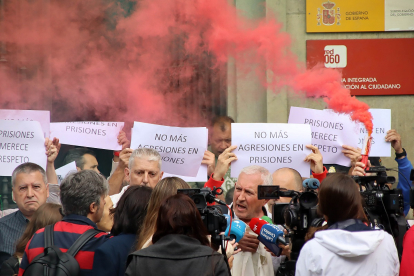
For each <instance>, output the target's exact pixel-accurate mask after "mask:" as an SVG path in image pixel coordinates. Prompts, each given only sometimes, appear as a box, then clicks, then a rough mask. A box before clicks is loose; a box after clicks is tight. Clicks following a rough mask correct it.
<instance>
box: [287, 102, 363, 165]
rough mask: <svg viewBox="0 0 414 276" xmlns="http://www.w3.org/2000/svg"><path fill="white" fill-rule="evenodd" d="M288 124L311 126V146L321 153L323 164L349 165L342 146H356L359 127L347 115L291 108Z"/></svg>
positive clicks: (328, 111)
mask: <svg viewBox="0 0 414 276" xmlns="http://www.w3.org/2000/svg"><path fill="white" fill-rule="evenodd" d="M288 122H289V124H291V123H293V124H308V125H310V126H311V130H312V144H313V145H314V146H317V147H318V149H319V151H320V152H321V153H322V156H323V162H324V163H325V164H338V165H342V166H349V165H350V163H351V161H350V160H349V158H347V157H346V156H345V155H344V154H343V153H342V145H348V146H352V147H357V146H358V137H359V133H358V131H359V125H358V124H357V123H355V122H353V121H351V120H350V117H349V115H346V114H338V113H335V112H333V111H331V110H317V109H310V108H301V107H293V106H292V107H291V108H290V114H289V121H288Z"/></svg>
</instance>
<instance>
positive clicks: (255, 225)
mask: <svg viewBox="0 0 414 276" xmlns="http://www.w3.org/2000/svg"><path fill="white" fill-rule="evenodd" d="M249 226H250V228H251V229H252V231H253V232H254V233H256V234H257V235H258V237H257V238H258V239H259V241H260V242H261V243H262V244H263V245H264V246H266V247H267V248H268V249H269V250H270V251H272V252H273V253H274V254H275V255H276V256H277V257H279V256H280V253H282V250H281V249H280V248H279V247H278V246H277V244H278V243H282V244H284V245H286V244H287V243H286V241H285V239H284V238H283V230H282V229H281V228H279V227H278V226H276V225H274V224H269V223H267V222H266V221H265V220H263V219H259V218H252V219H251V220H250V223H249Z"/></svg>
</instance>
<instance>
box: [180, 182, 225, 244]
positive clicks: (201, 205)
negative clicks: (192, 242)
mask: <svg viewBox="0 0 414 276" xmlns="http://www.w3.org/2000/svg"><path fill="white" fill-rule="evenodd" d="M218 190H221V189H220V188H215V189H214V190H213V191H212V190H211V189H210V188H201V189H178V190H177V193H182V194H185V195H187V196H189V197H190V198H191V199H192V200H193V201H194V203H195V205H196V207H197V209H198V211H199V212H200V215H201V219H202V220H203V223H204V225H205V226H206V228H207V230H208V233H209V234H210V235H211V241H212V243H215V244H218V245H221V244H222V237H220V233H221V232H224V231H226V228H227V219H226V217H225V216H224V215H223V212H222V210H221V208H220V207H219V206H214V205H213V206H207V203H213V202H217V203H219V204H223V205H226V204H225V203H224V202H222V201H221V200H219V199H217V198H216V195H220V194H221V193H222V191H218ZM226 208H227V207H226ZM222 248H223V247H222Z"/></svg>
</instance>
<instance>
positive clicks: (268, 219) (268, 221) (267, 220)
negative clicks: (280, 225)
mask: <svg viewBox="0 0 414 276" xmlns="http://www.w3.org/2000/svg"><path fill="white" fill-rule="evenodd" d="M262 220H265V221H266V222H267V223H270V224H273V222H272V219H271V218H269V217H268V216H263V217H262Z"/></svg>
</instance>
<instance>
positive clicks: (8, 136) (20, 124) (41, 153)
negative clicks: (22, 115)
mask: <svg viewBox="0 0 414 276" xmlns="http://www.w3.org/2000/svg"><path fill="white" fill-rule="evenodd" d="M44 144H45V138H44V136H43V130H42V127H41V126H40V123H39V122H37V121H13V120H0V175H1V176H11V175H12V173H13V170H14V169H15V168H16V167H17V166H19V165H20V164H22V163H26V162H32V163H35V164H38V165H39V166H41V167H42V168H46V162H47V157H46V154H45V151H46V150H45V145H44Z"/></svg>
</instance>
